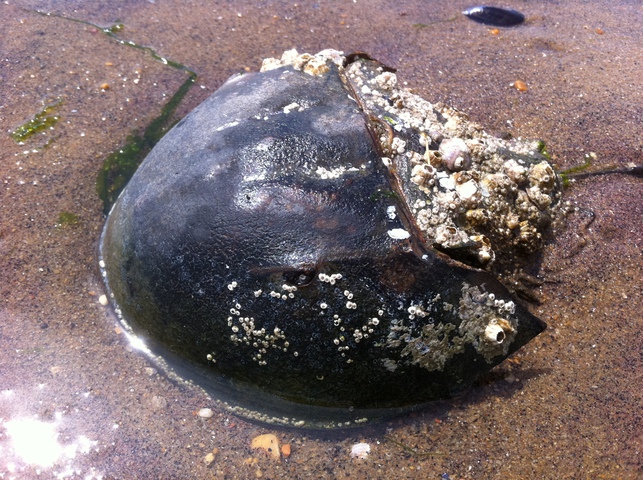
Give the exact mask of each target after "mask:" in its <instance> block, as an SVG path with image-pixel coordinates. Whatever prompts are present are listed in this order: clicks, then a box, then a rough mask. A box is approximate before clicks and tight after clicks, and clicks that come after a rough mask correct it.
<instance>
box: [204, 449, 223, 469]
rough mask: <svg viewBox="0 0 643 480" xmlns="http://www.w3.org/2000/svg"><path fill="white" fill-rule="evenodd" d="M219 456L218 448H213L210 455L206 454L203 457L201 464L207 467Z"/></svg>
mask: <svg viewBox="0 0 643 480" xmlns="http://www.w3.org/2000/svg"><path fill="white" fill-rule="evenodd" d="M218 455H219V449H218V448H213V449H212V451H211V452H210V453H208V454H207V455H206V456H205V457H203V463H205V464H206V466H207V465H210V464H211V463H212V462H214V460H215V459H216V458H217V456H218Z"/></svg>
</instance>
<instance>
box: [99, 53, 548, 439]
mask: <svg viewBox="0 0 643 480" xmlns="http://www.w3.org/2000/svg"><path fill="white" fill-rule="evenodd" d="M559 200H560V183H559V181H558V177H557V176H556V174H555V173H554V171H553V169H552V167H551V165H550V164H549V162H548V160H547V157H546V155H545V154H544V153H543V152H542V148H541V146H540V145H539V144H538V143H537V142H527V141H522V140H514V141H505V140H502V139H499V138H495V137H492V136H490V135H488V134H486V133H485V132H484V131H483V130H482V129H481V128H480V127H479V126H477V125H475V124H473V123H471V122H469V121H468V120H467V118H466V116H464V115H463V114H461V113H458V112H457V111H455V110H453V109H450V108H448V107H445V106H443V105H439V104H438V105H432V104H430V103H429V102H427V101H425V100H423V99H421V98H420V97H418V96H416V95H414V94H412V93H410V92H408V91H406V90H404V89H401V88H399V87H398V86H397V77H396V75H395V73H394V72H393V71H392V70H391V69H388V68H386V67H384V66H383V65H381V64H380V63H378V62H376V61H375V60H372V59H371V58H370V57H368V56H367V55H361V54H354V55H349V56H343V55H342V54H341V53H340V52H337V51H333V50H326V51H323V52H320V53H319V54H317V55H314V56H312V55H307V54H303V55H299V54H297V52H296V51H289V52H286V53H284V55H283V56H282V58H281V59H269V60H266V61H264V64H263V67H262V70H261V72H259V73H251V74H244V75H237V76H234V77H232V78H231V79H229V80H228V81H227V82H226V83H225V84H224V85H223V86H222V87H221V88H220V89H219V90H217V91H216V92H215V93H214V94H213V95H212V96H211V97H210V98H208V99H207V100H206V101H205V102H203V103H202V104H201V105H200V106H198V107H197V108H196V109H195V110H194V111H192V112H191V113H190V114H189V115H187V116H186V117H185V118H184V119H182V120H181V121H180V122H179V123H178V124H177V125H176V126H175V127H174V128H173V129H172V130H171V131H170V132H169V133H168V134H166V135H165V137H164V138H163V139H162V140H161V141H160V142H159V143H158V144H157V146H156V147H155V148H154V149H153V150H152V152H151V153H150V154H149V155H148V157H147V158H146V159H145V161H144V162H143V163H142V164H141V166H140V167H139V169H138V171H137V172H136V173H135V175H134V176H133V178H132V179H131V181H130V182H129V184H128V185H127V187H126V188H125V190H124V191H123V192H122V194H121V195H120V197H119V198H118V200H117V202H116V203H115V205H114V206H113V208H112V210H111V212H110V214H109V217H108V219H107V222H106V225H105V228H104V231H103V234H102V237H101V243H100V255H101V258H100V266H101V269H102V274H103V277H104V280H105V283H106V286H107V289H108V292H109V294H110V297H111V299H112V301H113V303H114V305H115V307H116V312H117V313H118V314H119V315H120V317H121V321H122V322H123V324H124V325H125V326H126V327H127V328H128V330H129V331H131V332H133V333H135V334H136V335H138V336H140V337H141V338H143V339H144V341H145V342H146V344H147V345H148V346H149V348H150V350H151V351H152V352H153V353H154V354H155V355H159V356H160V357H162V358H163V360H164V361H166V362H167V363H168V364H169V365H170V367H171V368H172V369H173V370H174V371H175V372H176V373H178V374H179V375H180V376H182V377H183V378H187V379H190V380H192V381H194V382H195V383H197V384H199V385H200V386H201V387H203V388H205V389H206V390H207V391H208V392H210V393H212V394H213V396H215V397H216V398H219V399H221V400H222V401H223V402H224V404H225V405H226V406H227V407H228V408H229V409H230V410H231V411H233V412H235V413H237V414H239V415H242V416H245V417H247V418H250V419H254V420H258V421H262V422H268V423H272V424H283V425H291V426H299V427H319V428H326V427H348V426H354V425H359V424H363V423H366V422H370V421H375V420H378V419H381V418H383V417H386V416H389V415H392V414H397V413H399V412H401V411H405V410H409V409H413V408H416V407H417V406H419V405H422V404H425V403H427V402H429V401H431V400H434V399H437V398H443V397H446V396H449V395H452V394H453V393H456V392H458V391H461V390H462V389H464V388H466V387H468V386H469V385H471V384H472V382H474V381H475V380H476V378H478V377H479V375H480V374H481V373H483V372H486V371H488V370H489V369H491V368H492V367H493V366H495V365H497V364H498V363H500V362H501V361H502V360H503V359H505V358H506V357H507V356H508V355H509V354H511V353H512V352H515V351H516V350H517V349H519V348H520V347H521V346H523V345H524V344H526V343H527V342H529V341H530V340H531V339H532V338H533V337H535V336H536V335H538V333H540V332H541V331H542V330H543V329H544V328H545V326H546V325H545V323H544V322H542V321H541V320H539V319H538V318H536V317H535V316H534V315H532V314H531V313H530V312H529V311H528V310H527V309H526V308H525V307H524V306H523V305H521V303H520V302H519V301H517V300H516V299H515V298H514V296H513V295H512V293H511V292H510V291H509V289H508V288H507V286H509V287H511V284H512V282H511V278H512V273H513V272H514V271H516V270H520V268H521V267H522V266H523V265H525V264H526V262H528V261H529V260H528V259H529V258H530V256H532V255H534V254H537V253H538V251H539V249H540V247H541V245H542V241H543V238H544V237H545V236H546V234H547V232H548V230H549V229H550V225H551V222H552V219H553V218H554V217H555V216H556V212H557V209H558V205H559V203H560V202H559Z"/></svg>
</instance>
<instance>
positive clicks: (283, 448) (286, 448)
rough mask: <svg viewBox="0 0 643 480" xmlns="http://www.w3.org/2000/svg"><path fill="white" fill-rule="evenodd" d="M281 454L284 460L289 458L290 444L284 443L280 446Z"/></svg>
mask: <svg viewBox="0 0 643 480" xmlns="http://www.w3.org/2000/svg"><path fill="white" fill-rule="evenodd" d="M281 454H282V455H283V456H284V458H288V457H289V456H290V444H289V443H284V444H283V445H282V446H281Z"/></svg>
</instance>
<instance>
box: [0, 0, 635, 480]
mask: <svg viewBox="0 0 643 480" xmlns="http://www.w3.org/2000/svg"><path fill="white" fill-rule="evenodd" d="M74 3H75V2H64V3H62V4H61V3H60V2H53V1H51V2H46V1H45V2H35V1H34V2H30V1H24V2H13V1H9V2H5V3H3V4H2V5H0V18H2V22H1V23H0V38H2V44H1V45H2V46H1V47H0V50H1V51H2V64H0V78H1V80H2V81H1V83H0V125H1V127H2V135H0V176H1V181H2V194H1V196H0V292H1V297H0V299H1V301H2V304H1V305H0V476H2V477H3V478H16V479H22V478H34V477H36V476H37V474H38V472H40V475H39V477H38V478H56V477H58V478H104V479H109V478H114V479H120V478H144V479H149V478H199V479H201V478H203V479H212V478H216V479H234V478H328V479H331V478H338V479H342V478H369V479H376V478H381V479H389V478H423V479H424V478H436V479H439V478H441V476H442V475H443V474H446V475H448V478H450V479H461V478H476V479H478V478H556V479H559V478H575V479H576V478H640V477H641V475H643V465H642V463H641V462H642V461H641V449H642V448H643V390H642V389H641V385H642V384H643V336H642V335H641V334H640V329H641V326H642V325H643V320H642V319H641V311H643V300H642V298H641V286H640V278H641V272H642V270H643V268H642V265H643V262H642V258H641V246H642V245H643V230H642V229H641V219H642V218H643V200H642V198H643V182H642V181H641V179H640V178H633V177H626V176H622V175H612V176H603V177H595V178H591V179H586V180H582V181H578V182H575V183H574V184H573V185H572V186H571V188H569V189H568V190H567V191H566V198H567V199H568V200H569V201H570V202H571V203H572V204H574V205H575V206H576V207H577V213H574V214H572V215H571V216H570V219H569V225H568V228H567V229H566V230H565V231H564V232H562V233H561V234H560V235H558V236H557V238H556V239H555V240H554V241H553V242H552V243H551V244H550V245H548V246H547V248H546V250H545V254H544V257H543V261H542V265H541V269H540V277H541V278H542V279H543V280H544V283H543V284H542V286H540V287H537V288H536V292H537V293H538V294H539V295H540V296H541V298H542V303H541V304H539V305H532V306H531V310H532V311H533V312H534V313H535V314H536V315H538V316H540V317H541V318H543V319H544V320H545V321H547V322H548V324H549V328H548V330H547V331H545V332H544V333H543V334H541V335H540V336H539V337H538V338H536V339H535V340H534V341H533V342H532V343H530V344H529V345H527V346H526V347H525V348H523V349H522V350H521V351H520V352H518V354H517V355H515V356H514V357H512V358H511V359H509V360H508V361H506V362H504V363H503V364H502V365H500V366H499V367H497V368H496V369H495V370H494V371H492V372H491V373H490V374H489V375H488V376H486V377H485V378H484V380H483V381H481V382H480V384H479V385H477V386H476V387H475V388H474V389H472V390H470V391H468V392H467V393H465V394H463V395H462V396H460V397H458V398H455V399H451V400H446V401H443V402H436V404H435V405H433V406H432V407H430V408H428V409H427V410H424V411H422V412H419V413H416V414H413V415H410V416H406V417H402V418H400V419H398V420H395V421H391V422H388V423H386V424H382V425H377V426H373V427H368V428H365V429H362V430H353V431H347V432H322V433H320V432H304V431H299V430H287V429H275V428H271V427H267V426H262V425H256V424H251V423H248V422H246V421H244V420H241V419H239V418H237V417H234V416H233V415H230V414H229V413H227V412H225V411H223V410H220V409H218V408H217V407H216V406H215V404H214V403H213V402H212V401H211V400H209V399H208V398H207V396H205V394H203V393H202V392H201V391H200V390H198V389H196V388H190V387H186V386H183V385H178V384H176V383H175V382H172V381H170V380H168V379H167V378H166V377H165V376H163V375H161V374H160V373H159V372H158V371H157V370H156V369H155V368H154V365H153V364H151V363H149V362H148V361H147V359H146V358H145V357H144V356H142V355H141V354H140V353H138V352H137V351H135V350H133V348H132V347H131V346H130V345H129V343H128V341H127V339H126V338H125V337H124V335H123V333H122V331H121V329H120V328H118V326H117V323H116V320H115V319H114V317H113V315H112V313H111V312H110V310H109V307H105V306H102V305H100V303H99V301H98V298H99V296H100V295H101V294H102V293H104V292H103V287H102V285H101V283H100V279H99V275H98V269H97V259H96V245H97V241H98V237H99V235H100V231H101V228H102V225H103V222H104V217H103V213H102V203H101V201H100V200H99V198H98V196H97V194H96V176H97V174H98V172H99V170H100V168H101V166H102V164H103V160H104V159H105V158H106V157H107V155H109V153H111V152H112V151H114V150H115V149H117V148H119V147H120V146H122V145H124V143H125V140H126V137H127V136H128V135H129V134H130V133H132V132H134V131H136V129H142V128H144V127H145V126H146V125H147V124H148V123H149V122H150V120H152V119H153V118H154V117H156V116H157V115H159V112H160V111H161V108H162V106H163V105H164V103H165V102H166V101H167V100H168V99H169V98H170V97H171V96H172V95H173V93H174V92H175V91H176V90H177V88H178V87H179V86H180V85H181V84H182V83H183V81H184V80H185V78H186V74H185V72H182V71H179V70H176V69H173V68H171V67H169V66H168V65H164V64H163V63H162V62H159V61H157V60H155V59H154V58H152V56H151V55H150V54H149V53H148V52H146V51H143V50H139V49H135V48H131V47H129V46H127V45H122V44H119V43H118V42H117V41H115V40H114V39H113V38H110V37H108V36H107V35H104V34H103V33H101V31H100V30H99V29H96V28H94V27H91V26H89V25H87V24H83V23H78V22H72V21H69V20H65V19H63V18H60V17H55V16H49V17H48V16H43V15H39V14H37V13H34V12H33V10H34V9H36V8H38V9H41V10H43V11H48V12H52V13H55V14H57V15H61V16H65V17H69V18H74V19H80V20H83V21H86V22H91V23H94V24H96V25H99V26H101V27H109V26H111V25H113V24H115V23H116V22H121V23H122V24H123V25H124V28H123V29H122V30H120V31H118V32H117V35H118V37H119V38H121V39H124V40H131V41H133V42H135V43H137V44H140V45H146V46H150V47H152V48H153V49H154V50H155V51H156V52H158V53H159V54H160V55H162V56H164V57H167V58H169V59H172V60H174V61H176V62H179V63H181V64H183V65H186V66H188V67H189V68H191V69H192V70H193V71H195V72H196V73H197V74H198V78H197V82H196V85H195V86H194V87H193V88H192V89H191V90H190V91H189V93H188V95H187V96H186V97H185V99H184V101H183V103H182V104H181V105H180V107H179V109H178V111H177V114H176V116H177V118H180V117H181V116H183V115H185V114H186V113H187V112H189V111H190V110H191V109H192V108H194V107H195V106H196V105H198V104H199V103H200V102H201V101H203V100H204V99H205V98H206V97H207V96H209V95H210V94H211V93H212V92H214V91H215V90H216V89H217V87H218V86H220V85H221V84H222V83H223V82H224V81H225V80H226V78H228V77H229V76H230V75H231V74H233V73H236V72H239V71H244V70H245V69H250V70H257V69H258V68H259V66H260V63H261V59H262V58H264V57H268V56H275V55H279V54H280V53H281V52H282V51H283V50H286V49H289V48H293V47H294V48H297V49H298V50H299V51H309V52H316V51H318V50H320V49H322V48H327V47H333V48H337V49H340V50H344V51H346V52H350V51H365V52H369V53H370V54H371V55H372V56H373V57H375V58H377V59H379V60H381V61H382V62H384V63H386V64H388V65H391V66H394V67H395V68H397V69H398V78H399V79H400V80H401V81H406V82H408V87H409V88H412V89H413V90H414V91H415V92H416V93H418V94H420V95H422V96H423V97H425V98H427V99H428V100H430V101H433V102H437V101H442V102H444V103H446V104H448V105H451V106H454V107H456V108H459V109H460V110H462V111H464V112H466V113H468V114H469V115H470V117H471V118H472V119H473V120H475V121H477V122H479V123H480V124H482V125H483V126H484V127H485V128H486V129H487V130H488V131H490V132H494V133H498V134H501V133H505V132H510V133H512V134H513V135H514V136H523V137H530V138H542V139H544V140H546V141H547V145H548V151H549V152H550V153H552V154H553V158H554V160H555V162H556V163H557V164H558V166H559V167H560V168H568V167H570V166H573V165H578V164H581V163H583V161H584V154H586V153H589V152H594V153H595V154H596V161H595V164H597V165H608V164H612V163H618V164H622V165H625V164H627V163H628V162H637V163H642V158H641V157H642V155H641V148H642V145H641V135H640V134H641V131H640V125H641V123H642V122H643V101H642V100H643V98H642V92H643V88H642V87H643V82H642V80H641V71H642V68H643V54H642V53H641V49H640V25H641V21H642V20H643V9H642V8H641V7H640V6H639V5H636V2H628V1H626V0H622V1H616V2H580V1H570V2H565V3H564V4H558V3H557V2H537V3H533V2H529V3H524V2H508V3H506V6H510V7H513V8H517V9H519V10H522V11H523V12H524V13H525V14H526V16H527V22H526V23H525V24H524V25H522V26H520V27H517V28H512V29H500V33H499V34H498V35H493V34H492V33H491V32H490V28H488V27H485V26H482V25H479V24H475V23H473V22H471V21H469V20H467V19H466V18H464V17H463V16H461V15H460V14H459V12H460V11H462V10H463V9H464V8H466V7H469V6H471V4H469V3H464V2H459V1H457V2H426V1H423V2H420V1H412V2H404V4H403V3H402V2H383V1H382V2H379V1H377V2H376V1H374V2H364V1H360V0H357V1H356V2H350V3H349V2H341V3H340V2H318V3H314V4H313V3H307V2H301V3H300V4H295V3H285V2H278V1H275V2H264V3H262V5H261V6H253V5H252V4H251V2H246V1H239V2H234V3H228V2H205V1H204V2H201V3H199V2H189V3H188V2H174V1H167V2H165V1H161V0H157V1H156V2H110V4H109V5H106V6H97V5H94V4H93V3H91V4H90V3H85V2H78V5H74ZM518 79H520V80H523V81H524V82H526V84H527V86H528V90H527V91H526V92H519V91H518V90H516V89H515V88H513V87H512V86H511V84H512V82H514V81H516V80H518ZM58 101H60V102H59V103H58V104H57V106H55V107H54V109H53V112H54V113H53V114H54V115H58V116H59V117H60V120H59V121H58V122H57V123H56V124H55V126H54V128H53V130H45V131H44V133H38V134H35V135H33V136H32V137H30V138H28V139H26V140H25V141H24V144H23V145H19V144H17V143H16V142H15V141H14V140H13V139H12V138H11V136H10V133H11V132H12V131H14V130H15V129H16V128H17V127H19V126H20V125H23V124H25V123H26V122H27V121H29V120H30V119H32V118H33V117H34V115H36V114H37V113H38V112H40V111H42V109H43V107H44V106H46V105H50V104H55V103H56V102H58ZM66 213H67V214H73V215H65V214H66ZM61 214H62V215H61ZM205 407H209V408H212V409H213V410H214V415H213V416H212V417H211V418H202V417H200V416H199V415H198V414H197V412H198V410H199V409H201V408H205ZM24 419H36V420H38V421H40V422H43V423H39V425H43V424H44V425H52V428H53V431H55V432H56V433H57V437H56V441H55V442H54V441H52V443H51V444H50V445H49V447H50V448H52V449H53V452H54V453H52V454H51V456H50V457H49V458H45V459H44V460H43V457H42V455H41V456H40V457H37V458H24V456H21V455H20V452H21V450H19V449H18V447H17V440H16V437H15V435H14V436H12V434H11V432H13V430H12V429H13V428H14V427H15V425H16V424H17V423H16V421H20V420H24ZM263 433H274V434H275V435H276V436H277V438H278V440H279V441H280V442H281V443H287V444H290V445H291V450H292V453H291V455H290V456H289V457H288V458H282V459H281V460H280V461H274V460H272V459H271V458H269V457H268V456H267V455H264V454H263V453H262V452H260V451H256V450H252V449H251V448H250V442H251V440H252V439H253V438H254V437H256V436H257V435H259V434H263ZM52 435H53V434H52ZM37 437H38V438H40V439H41V441H44V440H43V439H46V437H47V436H46V435H45V434H42V435H39V436H37ZM52 438H53V437H52ZM357 442H366V443H369V444H370V446H371V453H370V455H369V456H368V457H367V458H366V459H355V458H351V456H350V452H351V447H352V446H353V445H354V444H355V443H357ZM31 445H32V446H36V447H38V448H37V449H36V450H38V451H39V452H41V453H42V452H44V451H47V448H48V447H47V444H44V443H43V444H42V445H38V444H37V443H36V441H35V440H31ZM56 448H59V449H60V450H59V451H58V453H59V454H58V455H56ZM213 449H217V453H216V455H213V456H214V460H213V461H212V462H211V463H210V464H209V465H206V462H204V458H205V457H206V455H207V454H208V453H210V452H212V450H213ZM54 459H55V461H54ZM38 462H40V465H38ZM52 462H53V464H51V465H50V463H52ZM444 478H447V477H444Z"/></svg>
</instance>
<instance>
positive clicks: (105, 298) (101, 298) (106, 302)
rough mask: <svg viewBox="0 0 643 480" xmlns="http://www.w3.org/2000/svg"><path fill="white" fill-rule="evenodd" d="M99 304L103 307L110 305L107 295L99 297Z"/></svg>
mask: <svg viewBox="0 0 643 480" xmlns="http://www.w3.org/2000/svg"><path fill="white" fill-rule="evenodd" d="M98 303H100V304H101V305H103V306H105V305H107V304H108V303H109V302H108V300H107V295H101V296H100V297H98Z"/></svg>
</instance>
